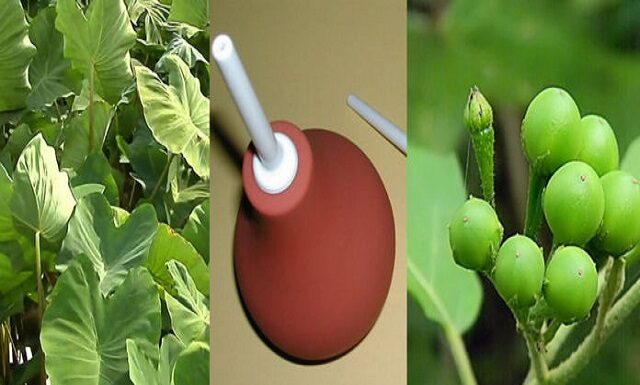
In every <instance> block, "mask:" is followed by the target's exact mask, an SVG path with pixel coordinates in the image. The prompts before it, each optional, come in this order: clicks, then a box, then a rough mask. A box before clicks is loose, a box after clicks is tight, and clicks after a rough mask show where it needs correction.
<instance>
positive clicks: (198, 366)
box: [173, 342, 209, 385]
mask: <svg viewBox="0 0 640 385" xmlns="http://www.w3.org/2000/svg"><path fill="white" fill-rule="evenodd" d="M173 384H174V385H183V384H189V385H209V345H207V344H206V343H203V342H193V343H191V344H190V345H189V346H187V348H186V349H185V350H183V351H182V353H180V355H179V356H178V360H177V361H176V366H175V368H174V369H173Z"/></svg>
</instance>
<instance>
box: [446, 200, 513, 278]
mask: <svg viewBox="0 0 640 385" xmlns="http://www.w3.org/2000/svg"><path fill="white" fill-rule="evenodd" d="M502 231H503V229H502V224H500V221H499V220H498V216H497V215H496V212H495V211H494V210H493V208H492V207H491V205H489V203H487V202H486V201H484V200H482V199H478V198H469V200H467V201H466V202H465V203H464V204H463V205H462V207H460V208H459V209H458V211H457V212H456V213H455V214H454V216H453V219H452V220H451V223H450V224H449V243H450V245H451V250H452V251H453V258H454V259H455V261H456V263H457V264H458V265H460V266H462V267H465V268H467V269H472V270H484V271H487V270H489V269H491V267H492V265H493V259H494V255H495V253H496V252H497V250H498V247H499V246H500V241H501V240H502Z"/></svg>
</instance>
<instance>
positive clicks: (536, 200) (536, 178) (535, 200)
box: [524, 167, 546, 241]
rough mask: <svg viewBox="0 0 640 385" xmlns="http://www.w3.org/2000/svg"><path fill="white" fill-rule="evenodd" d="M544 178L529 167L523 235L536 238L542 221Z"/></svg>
mask: <svg viewBox="0 0 640 385" xmlns="http://www.w3.org/2000/svg"><path fill="white" fill-rule="evenodd" d="M545 184H546V178H545V177H544V176H542V174H540V173H539V172H538V171H537V170H536V169H535V168H534V167H530V168H529V191H528V192H527V211H526V214H525V219H524V235H526V236H527V237H529V238H531V239H533V240H534V241H535V240H536V239H537V238H538V230H539V229H540V224H541V223H542V191H543V190H544V186H545Z"/></svg>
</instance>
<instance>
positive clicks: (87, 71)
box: [56, 0, 136, 104]
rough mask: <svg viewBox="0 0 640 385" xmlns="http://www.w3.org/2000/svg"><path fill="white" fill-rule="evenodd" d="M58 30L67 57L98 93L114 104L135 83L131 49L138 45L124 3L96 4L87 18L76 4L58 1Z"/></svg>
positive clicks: (110, 0)
mask: <svg viewBox="0 0 640 385" xmlns="http://www.w3.org/2000/svg"><path fill="white" fill-rule="evenodd" d="M56 9H57V11H58V18H57V19H56V28H58V30H59V31H60V32H62V34H63V36H64V55H65V57H66V58H68V59H69V60H71V64H72V66H73V68H75V69H77V70H78V71H79V72H80V73H82V75H83V76H84V77H85V78H86V79H92V78H93V85H94V88H93V89H94V91H95V92H96V93H97V94H98V95H100V96H102V97H103V98H104V99H105V100H107V101H108V102H109V103H111V104H115V103H116V102H118V100H120V95H121V94H122V91H123V90H124V89H125V88H126V87H127V86H129V84H130V83H131V81H132V76H133V75H132V73H131V67H130V56H129V49H130V48H131V47H133V45H134V44H135V41H136V34H135V32H134V30H133V28H132V27H131V21H130V19H129V15H128V13H127V9H126V7H125V5H124V3H123V1H122V0H94V1H92V2H91V4H90V5H89V9H88V10H87V13H86V15H85V14H84V13H83V11H82V9H80V7H79V6H78V4H77V2H76V0H58V5H57V8H56Z"/></svg>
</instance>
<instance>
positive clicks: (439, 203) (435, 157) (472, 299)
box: [407, 146, 482, 333]
mask: <svg viewBox="0 0 640 385" xmlns="http://www.w3.org/2000/svg"><path fill="white" fill-rule="evenodd" d="M409 153H410V154H411V155H410V156H409V159H408V165H407V173H408V175H407V183H408V186H407V194H408V195H407V197H408V204H409V206H410V207H412V209H411V211H410V212H409V219H408V220H409V222H408V223H409V225H408V234H407V236H408V254H409V260H408V277H407V287H408V290H409V293H410V294H411V295H412V296H413V297H414V298H415V299H416V301H417V302H418V304H420V306H421V307H422V310H423V311H424V313H425V315H426V316H427V318H429V319H432V320H434V321H436V322H438V323H440V324H442V325H444V326H446V327H450V328H455V330H457V331H458V332H460V333H462V332H464V331H465V330H467V329H469V327H471V326H472V325H473V323H474V322H475V320H476V318H477V316H478V312H479V311H480V305H481V302H482V287H481V285H480V281H479V279H478V276H477V275H476V274H475V273H474V272H471V271H469V270H465V269H463V268H462V267H459V266H458V265H456V264H455V262H454V260H453V256H452V254H451V250H450V248H449V241H448V239H449V234H448V231H447V225H448V223H449V220H450V219H451V217H452V216H453V214H454V212H455V211H456V210H457V209H458V207H459V206H460V205H462V203H463V202H464V199H465V189H464V184H463V180H462V175H461V172H460V166H459V165H458V162H457V159H456V158H455V155H454V154H453V153H449V154H435V153H433V152H430V151H429V150H426V149H424V148H420V147H417V146H412V147H411V148H410V151H409Z"/></svg>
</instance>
